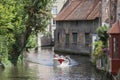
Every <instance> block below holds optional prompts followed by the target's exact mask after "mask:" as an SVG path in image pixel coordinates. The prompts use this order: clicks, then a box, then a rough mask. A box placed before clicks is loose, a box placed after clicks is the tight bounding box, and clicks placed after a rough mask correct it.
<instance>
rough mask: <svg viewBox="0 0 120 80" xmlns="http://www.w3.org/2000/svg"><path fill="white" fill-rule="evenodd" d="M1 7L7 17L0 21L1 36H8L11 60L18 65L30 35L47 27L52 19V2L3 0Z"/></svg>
mask: <svg viewBox="0 0 120 80" xmlns="http://www.w3.org/2000/svg"><path fill="white" fill-rule="evenodd" d="M1 5H2V8H3V10H0V11H1V12H2V14H3V15H5V16H2V17H3V20H1V21H0V24H3V25H0V28H1V29H0V30H1V31H0V34H1V35H4V33H5V34H7V35H8V36H7V38H8V40H7V39H6V40H7V42H8V43H9V45H8V46H9V49H8V54H9V60H10V61H11V63H13V64H14V65H16V64H17V61H18V58H19V56H20V54H22V53H23V51H24V50H25V47H26V45H27V43H28V39H29V37H30V35H32V34H37V32H39V31H44V30H45V28H46V27H47V25H48V23H49V19H50V17H51V15H50V12H51V0H1V2H0V8H1ZM7 10H8V14H9V15H8V14H7V13H6V11H7ZM5 13H6V14H5ZM3 29H4V30H3ZM11 40H12V41H11Z"/></svg>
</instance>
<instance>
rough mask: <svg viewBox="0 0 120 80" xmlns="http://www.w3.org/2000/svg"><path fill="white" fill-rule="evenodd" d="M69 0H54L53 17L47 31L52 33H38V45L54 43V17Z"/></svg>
mask: <svg viewBox="0 0 120 80" xmlns="http://www.w3.org/2000/svg"><path fill="white" fill-rule="evenodd" d="M66 1H67V0H53V3H52V9H51V14H52V18H51V20H50V24H49V25H48V26H47V28H46V31H47V32H48V33H49V34H50V35H49V36H46V35H44V34H42V33H38V46H48V45H53V42H54V30H55V29H56V21H55V20H54V18H55V17H56V16H57V14H58V13H59V12H60V10H61V9H62V7H63V5H64V4H65V2H66Z"/></svg>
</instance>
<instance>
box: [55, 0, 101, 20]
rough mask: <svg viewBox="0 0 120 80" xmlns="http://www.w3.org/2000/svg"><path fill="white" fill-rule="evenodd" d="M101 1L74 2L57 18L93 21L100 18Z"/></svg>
mask: <svg viewBox="0 0 120 80" xmlns="http://www.w3.org/2000/svg"><path fill="white" fill-rule="evenodd" d="M99 6H100V1H99V0H72V1H71V2H70V3H69V4H68V5H67V6H66V7H65V8H64V9H63V10H62V11H61V12H60V13H59V14H58V16H57V17H56V20H57V21H62V20H93V19H95V18H97V17H99V10H100V8H99Z"/></svg>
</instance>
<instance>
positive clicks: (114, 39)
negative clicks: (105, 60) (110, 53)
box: [113, 37, 119, 59]
mask: <svg viewBox="0 0 120 80" xmlns="http://www.w3.org/2000/svg"><path fill="white" fill-rule="evenodd" d="M113 41H114V58H115V59H117V58H118V57H119V56H118V54H119V53H118V51H119V50H118V40H117V38H116V37H115V38H113Z"/></svg>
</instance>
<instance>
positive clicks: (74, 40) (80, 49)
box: [55, 0, 100, 53]
mask: <svg viewBox="0 0 120 80" xmlns="http://www.w3.org/2000/svg"><path fill="white" fill-rule="evenodd" d="M86 5H87V6H86ZM99 7H100V1H99V0H71V1H70V2H69V4H68V5H67V6H66V7H64V9H63V10H62V11H61V12H60V13H59V14H58V16H57V17H56V26H57V27H56V31H55V50H58V51H67V52H73V53H91V46H92V35H93V34H95V31H96V29H97V28H98V26H99V21H100V19H99V16H100V15H99V14H100V13H99V11H100V10H99Z"/></svg>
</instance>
